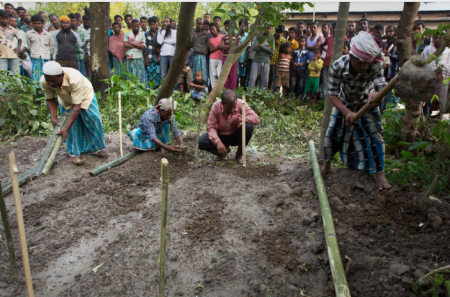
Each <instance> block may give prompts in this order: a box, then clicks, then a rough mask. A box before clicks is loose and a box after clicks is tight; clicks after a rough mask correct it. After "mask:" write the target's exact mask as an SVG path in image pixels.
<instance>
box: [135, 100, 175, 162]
mask: <svg viewBox="0 0 450 297" xmlns="http://www.w3.org/2000/svg"><path fill="white" fill-rule="evenodd" d="M173 108H174V109H176V108H177V102H176V101H174V102H173ZM171 117H172V98H168V99H166V98H165V99H161V100H160V101H159V103H158V105H156V107H153V108H151V109H149V110H147V111H146V112H144V114H143V115H142V117H141V120H140V121H139V124H138V126H137V127H136V128H135V129H134V130H132V131H131V132H129V133H128V134H127V135H128V137H130V139H131V141H132V142H133V145H134V149H136V150H140V151H154V150H156V149H157V147H159V148H161V149H165V150H167V151H169V152H172V153H174V154H176V155H179V154H181V152H182V151H181V149H178V148H176V147H175V146H173V145H167V144H168V143H169V136H170V124H171V123H170V121H171ZM173 137H174V138H175V139H176V141H177V143H178V145H180V146H182V145H183V138H182V137H181V133H180V131H179V130H178V127H177V122H176V121H175V118H174V119H173Z"/></svg>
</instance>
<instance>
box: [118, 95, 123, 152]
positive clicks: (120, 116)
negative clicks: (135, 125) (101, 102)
mask: <svg viewBox="0 0 450 297" xmlns="http://www.w3.org/2000/svg"><path fill="white" fill-rule="evenodd" d="M119 148H120V156H121V157H123V150H122V102H121V99H120V92H119Z"/></svg>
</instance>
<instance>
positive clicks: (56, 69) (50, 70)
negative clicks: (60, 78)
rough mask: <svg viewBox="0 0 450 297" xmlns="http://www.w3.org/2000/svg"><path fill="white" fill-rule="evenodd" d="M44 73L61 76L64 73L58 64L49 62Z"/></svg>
mask: <svg viewBox="0 0 450 297" xmlns="http://www.w3.org/2000/svg"><path fill="white" fill-rule="evenodd" d="M42 73H43V74H45V75H60V74H62V73H63V70H62V67H61V65H60V64H59V63H58V62H55V61H48V62H47V63H45V64H44V66H43V67H42Z"/></svg>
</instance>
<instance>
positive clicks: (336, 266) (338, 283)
mask: <svg viewBox="0 0 450 297" xmlns="http://www.w3.org/2000/svg"><path fill="white" fill-rule="evenodd" d="M308 146H309V154H310V156H311V163H312V168H313V171H314V178H315V180H316V187H317V192H318V194H319V202H320V209H321V211H322V219H323V226H324V229H325V239H326V241H327V250H328V258H329V260H330V269H331V273H332V275H333V281H334V289H335V293H336V297H350V289H349V288H348V284H347V279H346V277H345V270H344V266H343V265H342V259H341V254H340V253H339V245H338V242H337V238H336V231H335V230H334V224H333V216H332V215H331V210H330V204H329V202H328V198H327V193H326V191H325V186H324V184H323V179H322V174H321V173H320V167H319V162H318V161H317V155H316V148H315V146H314V142H313V141H312V140H310V141H309V142H308Z"/></svg>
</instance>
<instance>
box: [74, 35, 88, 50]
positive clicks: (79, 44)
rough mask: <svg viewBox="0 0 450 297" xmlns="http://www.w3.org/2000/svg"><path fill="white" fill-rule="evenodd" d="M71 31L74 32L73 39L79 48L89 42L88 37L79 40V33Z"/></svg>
mask: <svg viewBox="0 0 450 297" xmlns="http://www.w3.org/2000/svg"><path fill="white" fill-rule="evenodd" d="M73 33H74V34H75V39H76V41H77V45H78V46H79V47H80V48H84V47H85V46H86V45H87V44H88V43H89V39H86V40H85V41H81V38H80V35H78V33H75V32H73Z"/></svg>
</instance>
